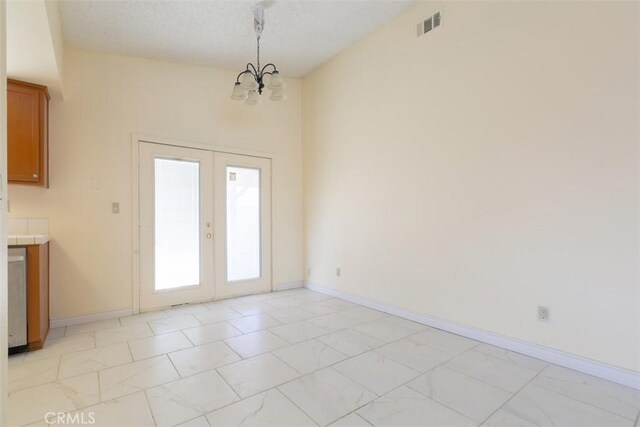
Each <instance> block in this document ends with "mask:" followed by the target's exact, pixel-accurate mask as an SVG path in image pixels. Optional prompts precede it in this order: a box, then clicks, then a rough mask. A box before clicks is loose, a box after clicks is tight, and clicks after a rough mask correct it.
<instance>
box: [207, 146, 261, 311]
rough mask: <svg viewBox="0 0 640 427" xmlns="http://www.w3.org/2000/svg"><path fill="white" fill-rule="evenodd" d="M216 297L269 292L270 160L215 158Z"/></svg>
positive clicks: (231, 155) (225, 156) (248, 157)
mask: <svg viewBox="0 0 640 427" xmlns="http://www.w3.org/2000/svg"><path fill="white" fill-rule="evenodd" d="M214 216H215V219H214V223H215V227H216V235H217V238H216V241H215V252H216V254H217V256H216V295H217V298H227V297H231V296H237V295H247V294H253V293H258V292H268V291H270V290H271V168H270V160H268V159H265V158H261V157H251V156H240V155H236V154H227V153H216V154H215V211H214Z"/></svg>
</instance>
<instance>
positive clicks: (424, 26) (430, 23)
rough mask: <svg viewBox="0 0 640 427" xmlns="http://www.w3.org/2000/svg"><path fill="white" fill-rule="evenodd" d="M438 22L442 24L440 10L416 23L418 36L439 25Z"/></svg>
mask: <svg viewBox="0 0 640 427" xmlns="http://www.w3.org/2000/svg"><path fill="white" fill-rule="evenodd" d="M440 24H442V14H441V13H440V12H436V13H434V14H433V15H431V16H430V17H428V18H427V19H425V20H424V21H422V22H419V23H418V37H420V36H422V35H424V34H427V33H428V32H429V31H431V30H433V29H435V28H437V27H439V26H440Z"/></svg>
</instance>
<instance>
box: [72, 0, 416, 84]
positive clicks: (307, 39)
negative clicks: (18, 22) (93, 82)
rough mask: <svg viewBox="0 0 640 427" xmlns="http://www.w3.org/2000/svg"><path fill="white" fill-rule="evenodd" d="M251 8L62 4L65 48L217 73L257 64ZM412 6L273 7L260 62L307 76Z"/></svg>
mask: <svg viewBox="0 0 640 427" xmlns="http://www.w3.org/2000/svg"><path fill="white" fill-rule="evenodd" d="M256 3H257V2H249V1H237V0H236V1H177V0H169V1H131V0H129V1H99V0H84V1H77V0H75V1H69V0H64V1H61V2H60V9H61V12H62V22H63V31H64V38H65V41H66V42H67V43H68V44H70V45H71V46H74V47H79V48H85V49H91V50H101V51H106V52H114V53H121V54H125V55H134V56H144V57H150V58H159V59H166V60H172V61H180V62H188V63H194V64H202V65H210V66H214V67H218V68H226V69H240V68H243V67H244V65H245V64H246V63H247V62H249V61H251V62H255V49H256V46H255V36H254V32H253V15H252V12H251V7H252V5H254V4H256ZM411 3H412V2H411V1H398V0H395V1H381V0H377V1H362V0H359V1H346V0H345V1H325V0H322V1H317V0H316V1H311V0H299V1H277V0H276V1H270V2H268V3H267V8H266V10H265V21H266V23H265V29H264V32H263V34H262V39H261V46H260V49H261V51H260V53H261V55H260V56H261V63H263V64H265V63H267V62H274V63H275V64H276V65H277V66H278V68H279V69H280V70H281V72H282V74H284V75H287V76H292V77H301V76H303V75H305V74H307V73H308V72H310V71H311V70H313V69H314V68H316V67H318V66H319V65H321V64H322V63H323V62H325V61H327V60H328V59H329V58H331V57H332V56H334V55H335V54H337V53H338V52H340V51H341V50H342V49H344V48H345V47H347V46H349V45H350V44H351V43H353V42H355V41H356V40H358V39H359V38H361V37H362V36H364V35H365V34H367V33H368V32H370V31H371V30H373V29H374V28H375V27H376V26H378V25H380V24H382V23H383V22H385V21H387V20H389V19H390V18H392V17H393V16H395V15H396V14H397V13H399V12H400V11H401V10H403V9H405V8H406V7H407V6H409V5H410V4H411Z"/></svg>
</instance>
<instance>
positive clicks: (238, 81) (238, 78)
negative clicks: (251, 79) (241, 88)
mask: <svg viewBox="0 0 640 427" xmlns="http://www.w3.org/2000/svg"><path fill="white" fill-rule="evenodd" d="M247 71H249V70H244V71H243V72H241V73H240V74H238V77H236V83H240V77H242V75H243V74H244V73H246V72H247Z"/></svg>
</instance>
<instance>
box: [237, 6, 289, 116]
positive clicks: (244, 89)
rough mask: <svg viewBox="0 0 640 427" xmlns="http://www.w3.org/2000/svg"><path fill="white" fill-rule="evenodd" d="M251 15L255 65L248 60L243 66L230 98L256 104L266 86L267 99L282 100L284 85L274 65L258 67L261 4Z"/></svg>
mask: <svg viewBox="0 0 640 427" xmlns="http://www.w3.org/2000/svg"><path fill="white" fill-rule="evenodd" d="M253 16H254V19H253V26H254V29H255V31H256V45H257V59H256V65H254V64H253V63H251V62H250V63H248V64H247V66H246V67H245V70H244V71H242V72H241V73H240V74H238V77H237V78H236V82H235V84H234V85H233V91H232V92H231V99H233V100H234V101H244V103H245V104H247V105H257V104H260V103H261V102H262V96H261V95H262V92H263V90H264V89H265V88H266V89H269V90H270V91H271V95H270V96H269V99H271V100H272V101H284V100H285V99H287V95H286V93H285V89H286V87H285V84H284V81H283V80H282V77H281V76H280V72H279V71H278V69H277V68H276V66H275V65H274V64H272V63H268V64H267V65H265V66H263V67H260V36H261V35H262V29H263V28H264V9H263V8H262V6H261V5H257V6H256V7H255V8H254V10H253ZM267 76H268V77H267Z"/></svg>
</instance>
